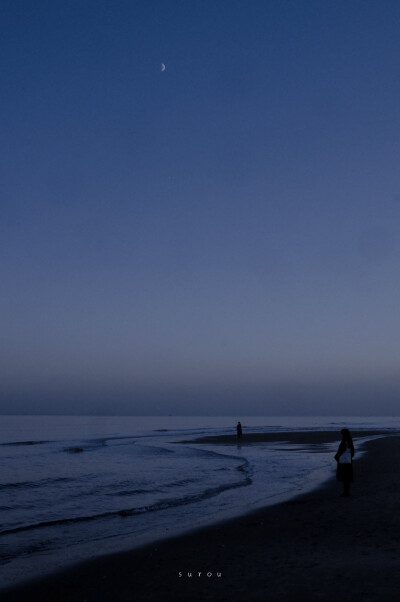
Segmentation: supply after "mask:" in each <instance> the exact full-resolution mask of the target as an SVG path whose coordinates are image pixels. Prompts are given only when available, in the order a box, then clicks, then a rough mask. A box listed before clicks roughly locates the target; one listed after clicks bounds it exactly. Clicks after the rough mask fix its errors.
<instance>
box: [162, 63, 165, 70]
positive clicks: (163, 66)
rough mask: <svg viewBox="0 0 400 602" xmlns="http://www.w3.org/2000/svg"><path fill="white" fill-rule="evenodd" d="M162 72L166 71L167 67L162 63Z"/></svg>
mask: <svg viewBox="0 0 400 602" xmlns="http://www.w3.org/2000/svg"><path fill="white" fill-rule="evenodd" d="M161 71H165V65H164V63H161Z"/></svg>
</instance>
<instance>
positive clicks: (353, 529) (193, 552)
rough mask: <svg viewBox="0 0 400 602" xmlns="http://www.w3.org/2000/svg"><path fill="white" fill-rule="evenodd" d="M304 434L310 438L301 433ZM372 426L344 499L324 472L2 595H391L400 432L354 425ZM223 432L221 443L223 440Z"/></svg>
mask: <svg viewBox="0 0 400 602" xmlns="http://www.w3.org/2000/svg"><path fill="white" fill-rule="evenodd" d="M317 433H318V434H317ZM322 433H323V432H322V431H318V432H306V433H291V435H292V436H293V437H294V439H295V440H296V441H293V442H296V443H298V442H302V443H311V442H313V443H319V442H322V441H321V437H323V435H322ZM283 434H284V433H268V434H265V435H259V434H253V436H251V435H245V436H244V437H243V440H242V443H245V442H246V440H247V437H252V440H253V441H254V440H256V439H257V437H261V436H262V437H265V436H268V437H270V436H271V435H274V436H275V435H276V436H278V437H279V441H282V435H283ZM324 434H325V438H324V441H323V442H328V441H327V440H326V435H329V437H332V439H330V440H329V442H330V441H338V434H337V432H332V433H331V432H329V431H325V432H324ZM285 435H286V433H285ZM305 435H306V436H307V437H306V439H307V441H305V440H303V441H299V437H303V438H304V436H305ZM374 435H385V437H384V438H381V439H376V440H373V441H370V442H368V443H367V444H365V445H364V444H363V449H366V450H367V451H368V452H369V453H367V454H365V455H363V457H362V458H360V459H359V460H357V461H356V462H355V483H354V484H353V486H352V490H351V494H352V495H351V497H350V498H349V499H344V498H340V497H339V494H340V492H341V484H339V483H336V481H335V480H333V479H330V480H329V481H328V482H326V483H325V484H323V485H322V486H321V487H319V488H318V489H315V490H313V491H312V492H309V493H306V494H301V495H299V496H297V497H295V498H292V499H291V500H289V501H287V502H283V503H280V504H277V505H274V506H267V507H266V508H264V509H261V510H256V511H252V512H250V513H249V514H245V515H242V516H241V517H239V518H234V519H229V520H227V521H224V522H221V523H217V524H215V525H212V526H209V527H203V528H201V529H197V530H196V531H192V532H190V533H188V534H185V535H179V536H176V537H172V538H170V539H165V540H162V541H160V542H157V543H154V544H151V545H148V546H146V547H143V548H138V549H135V550H132V551H128V552H119V553H117V554H113V555H110V556H103V557H98V558H95V559H93V560H89V561H86V562H84V563H80V564H77V565H75V566H73V567H70V568H67V569H65V570H63V571H60V572H58V573H55V574H52V575H49V576H46V577H43V578H39V579H36V580H34V581H31V582H29V583H23V584H21V585H19V586H17V587H13V588H9V589H7V590H3V591H0V594H2V595H1V599H2V600H3V599H4V600H5V602H22V601H24V602H25V601H35V600H41V601H43V602H47V601H48V602H50V601H51V602H53V601H54V600H57V601H59V602H78V601H79V602H83V600H86V601H87V602H103V601H104V602H110V601H112V602H114V601H115V602H119V601H121V602H122V601H125V600H126V601H128V600H138V601H139V602H146V601H148V602H156V601H157V602H158V601H162V602H164V601H168V600H171V601H172V600H177V601H179V602H180V601H181V600H182V601H185V600H189V599H191V600H199V601H200V600H206V599H207V600H211V601H212V602H214V601H221V602H222V601H224V600H229V601H237V602H239V601H242V600H244V599H250V600H266V599H268V601H271V600H288V601H289V600H299V599H302V598H304V599H307V600H329V599H330V594H331V593H332V592H334V596H333V597H337V596H341V597H342V598H343V599H344V600H346V599H350V598H351V599H353V600H357V596H359V597H360V598H361V597H364V596H367V595H368V600H375V599H376V600H378V599H379V600H392V599H393V597H392V594H393V593H394V592H395V591H396V590H397V589H398V587H399V586H400V561H398V558H399V557H400V545H399V544H398V541H399V540H400V537H399V536H400V519H398V518H397V510H398V507H399V504H400V487H399V486H398V485H397V473H396V464H397V463H398V462H399V461H400V438H398V437H396V436H395V435H393V434H390V433H388V432H387V431H386V432H382V431H376V430H375V431H357V432H353V436H354V438H357V437H360V436H361V437H366V436H374ZM226 437H230V436H225V439H224V437H219V438H218V439H219V442H221V443H225V444H226V443H227V440H226ZM204 439H206V440H207V441H204ZM210 439H214V438H210V437H207V438H203V440H202V442H207V443H208V442H210V443H211V441H210ZM231 439H232V437H231ZM269 440H270V439H269ZM286 440H287V439H286ZM233 441H234V442H235V443H236V437H235V436H234V437H233ZM191 442H192V443H193V442H196V443H198V442H199V440H197V441H191ZM249 442H250V441H249ZM212 443H215V440H214V441H212ZM356 451H357V450H356ZM344 550H345V553H343V551H344ZM189 573H191V574H192V577H189V576H188V574H189ZM199 573H201V575H200V576H199ZM218 574H220V575H221V576H218ZM346 596H348V597H346Z"/></svg>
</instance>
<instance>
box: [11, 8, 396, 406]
mask: <svg viewBox="0 0 400 602" xmlns="http://www.w3.org/2000/svg"><path fill="white" fill-rule="evenodd" d="M0 27H1V36H0V49H1V52H0V62H1V65H0V67H1V84H2V85H1V87H2V95H1V101H0V102H1V137H0V139H1V147H0V148H1V162H0V176H1V177H0V187H1V188H0V194H1V197H0V198H1V204H0V211H1V223H0V252H1V263H0V282H1V295H0V322H1V323H0V332H1V336H0V412H2V413H56V414H64V413H83V414H85V413H88V414H91V413H94V414H114V413H115V414H119V413H122V414H125V413H126V414H227V415H230V414H238V415H239V416H240V415H249V414H261V415H268V414H330V415H333V414H347V415H349V414H354V415H358V414H360V415H362V414H372V415H374V414H375V415H379V414H398V413H399V410H398V401H399V400H400V376H399V375H400V372H399V366H400V334H399V333H400V328H399V327H400V323H399V322H400V320H399V299H400V278H399V266H400V169H399V157H400V136H399V134H400V113H399V107H400V3H399V2H398V1H397V0H323V1H322V0H218V1H216V0H190V1H188V0H170V1H169V0H115V1H111V0H107V1H105V0H85V1H84V2H83V1H82V0H47V1H46V0H1V2H0ZM162 63H164V64H165V65H166V69H165V71H162V69H161V65H162Z"/></svg>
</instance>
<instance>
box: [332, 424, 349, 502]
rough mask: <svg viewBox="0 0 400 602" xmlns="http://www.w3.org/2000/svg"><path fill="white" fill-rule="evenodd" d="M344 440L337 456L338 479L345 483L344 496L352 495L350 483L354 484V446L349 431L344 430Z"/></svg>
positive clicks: (342, 432)
mask: <svg viewBox="0 0 400 602" xmlns="http://www.w3.org/2000/svg"><path fill="white" fill-rule="evenodd" d="M341 434H342V440H341V442H340V445H339V449H338V450H337V453H336V455H335V460H336V462H337V468H336V478H337V480H338V481H340V482H342V483H343V493H342V496H344V497H347V496H349V495H350V483H352V482H353V456H354V445H353V440H352V438H351V435H350V431H349V429H342V430H341Z"/></svg>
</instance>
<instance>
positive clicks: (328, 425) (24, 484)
mask: <svg viewBox="0 0 400 602" xmlns="http://www.w3.org/2000/svg"><path fill="white" fill-rule="evenodd" d="M240 420H241V422H242V425H243V429H244V434H246V433H253V432H285V431H313V430H334V431H338V442H339V439H340V436H339V431H340V429H341V428H343V427H344V426H347V427H348V428H350V429H388V430H392V429H398V428H400V418H357V417H352V418H346V419H343V418H337V417H313V418H310V417H301V418H300V417H297V418H296V417H251V416H250V417H240ZM236 422H237V418H236V417H208V418H207V417H176V416H174V417H172V416H169V417H154V416H152V417H148V416H141V417H137V416H119V417H93V416H90V417H84V416H2V417H1V426H0V461H1V475H0V563H1V573H2V580H1V581H2V583H1V585H2V587H6V586H9V585H12V584H16V583H18V582H20V581H22V580H23V579H29V578H33V577H36V576H38V575H43V574H45V573H48V572H51V571H54V570H57V569H59V568H62V567H65V566H67V565H69V564H72V563H75V562H78V561H82V560H85V559H88V558H91V557H93V556H95V555H99V554H108V553H112V552H117V551H122V550H125V549H131V548H135V547H138V546H142V545H144V544H148V543H150V542H155V541H157V540H159V539H162V538H165V537H169V536H172V535H177V534H180V533H183V532H185V531H187V530H190V529H193V528H196V527H201V526H204V525H207V524H211V523H214V522H217V521H219V520H222V519H225V518H230V517H234V516H239V515H241V514H245V513H247V512H249V511H251V510H254V509H256V508H260V507H262V506H267V505H271V504H276V503H279V502H281V501H284V500H288V499H290V498H291V497H293V496H295V495H298V494H299V493H302V492H305V491H308V490H311V489H313V488H315V487H317V486H319V485H320V484H322V483H323V482H324V481H325V480H327V479H329V478H330V477H331V476H332V474H333V473H334V470H335V468H336V463H335V461H334V459H333V454H334V452H335V451H336V448H337V443H335V444H332V443H329V444H328V443H327V444H323V445H321V444H320V445H314V446H313V445H307V446H306V445H294V444H289V443H287V442H285V440H284V436H282V441H280V442H275V443H255V444H252V445H240V444H237V443H235V444H230V445H221V444H219V445H215V444H214V445H211V444H196V443H192V442H191V441H193V440H194V439H196V438H198V437H203V436H208V435H226V434H235V433H236V430H235V425H236ZM182 441H186V442H189V443H185V444H183V443H182ZM358 457H360V454H358Z"/></svg>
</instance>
